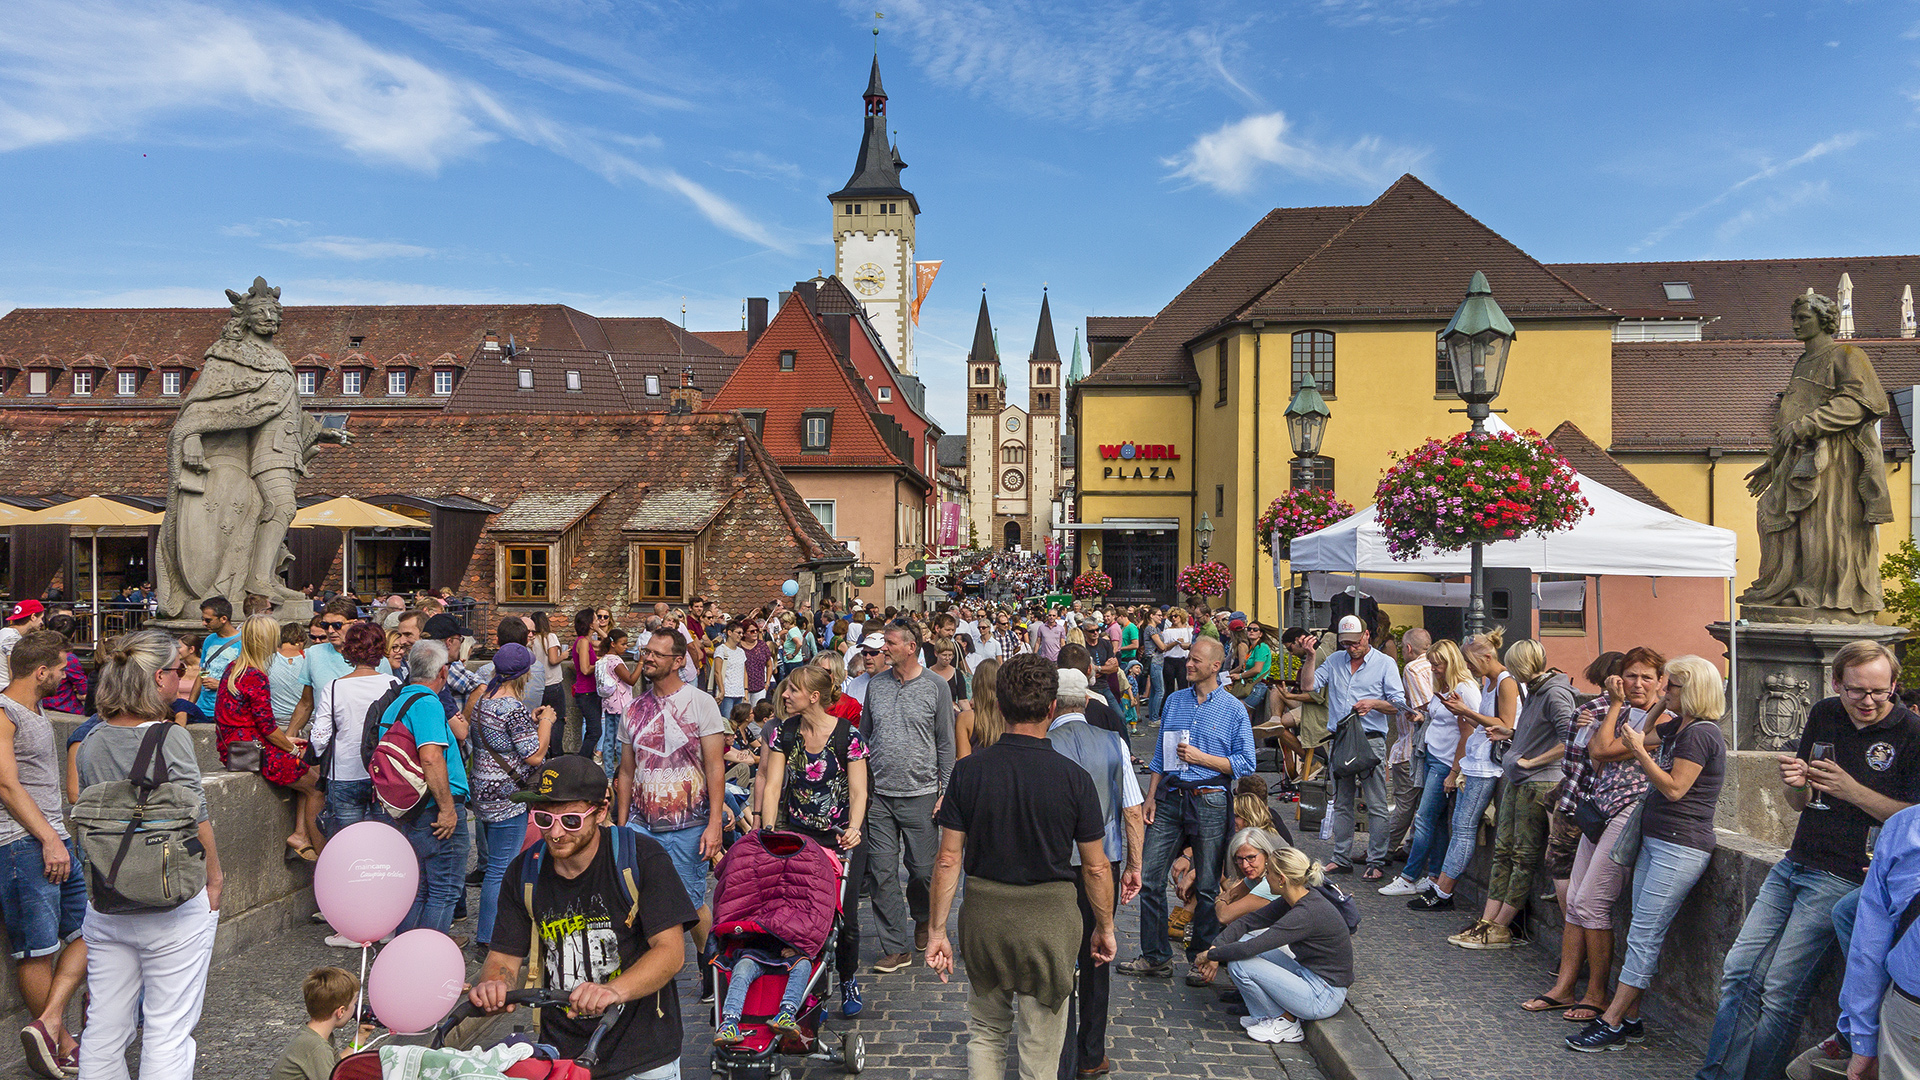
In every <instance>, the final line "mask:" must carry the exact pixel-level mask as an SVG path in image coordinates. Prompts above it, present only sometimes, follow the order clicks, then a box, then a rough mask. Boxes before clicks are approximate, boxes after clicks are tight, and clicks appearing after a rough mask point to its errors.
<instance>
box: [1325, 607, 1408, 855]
mask: <svg viewBox="0 0 1920 1080" xmlns="http://www.w3.org/2000/svg"><path fill="white" fill-rule="evenodd" d="M1335 632H1336V633H1338V634H1339V641H1340V649H1339V651H1338V652H1336V653H1334V654H1333V655H1332V656H1329V657H1327V662H1326V663H1324V664H1321V665H1319V666H1318V667H1315V666H1314V665H1313V663H1312V661H1311V660H1309V661H1308V662H1307V663H1306V664H1304V665H1303V666H1302V669H1301V672H1300V688H1301V690H1302V691H1304V692H1307V693H1311V692H1312V691H1313V690H1315V689H1316V688H1320V687H1325V688H1326V691H1327V732H1328V734H1330V735H1334V736H1336V737H1337V736H1338V732H1339V731H1340V725H1341V724H1343V723H1346V722H1347V719H1348V717H1349V716H1350V715H1351V714H1354V713H1358V714H1359V716H1360V723H1361V725H1362V726H1363V727H1364V728H1365V729H1366V733H1367V742H1368V743H1370V744H1372V746H1373V753H1374V756H1375V757H1376V758H1378V759H1379V760H1380V762H1381V764H1379V765H1376V766H1374V767H1373V768H1372V769H1369V770H1368V771H1366V772H1364V773H1361V774H1360V775H1359V776H1341V777H1335V778H1334V781H1333V805H1332V806H1331V807H1330V808H1329V812H1330V813H1332V814H1333V861H1332V862H1330V863H1328V864H1327V865H1326V866H1325V867H1324V868H1323V869H1324V871H1325V872H1326V873H1329V874H1351V873H1353V857H1352V853H1353V825H1354V816H1353V797H1354V794H1355V793H1356V792H1358V793H1361V794H1364V795H1365V796H1366V799H1367V869H1366V872H1365V873H1364V874H1362V875H1360V878H1361V880H1362V881H1379V880H1380V879H1382V878H1384V877H1386V873H1387V871H1386V867H1387V841H1388V839H1389V835H1388V829H1387V810H1388V808H1389V806H1390V804H1389V802H1388V799H1387V766H1386V764H1385V763H1386V760H1387V727H1388V725H1389V724H1391V723H1392V722H1393V718H1394V717H1395V716H1398V715H1399V713H1400V710H1401V709H1404V708H1406V707H1407V691H1406V689H1405V687H1404V686H1403V685H1402V684H1401V682H1400V665H1398V664H1396V663H1394V662H1393V658H1392V657H1390V656H1388V655H1387V654H1386V653H1383V652H1381V651H1380V650H1378V649H1376V648H1374V647H1373V646H1372V645H1371V644H1370V643H1369V642H1368V641H1367V624H1366V623H1364V622H1361V621H1360V618H1359V616H1357V615H1344V616H1341V618H1340V625H1339V626H1338V627H1336V628H1335Z"/></svg>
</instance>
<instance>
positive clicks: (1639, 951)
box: [1620, 836, 1713, 990]
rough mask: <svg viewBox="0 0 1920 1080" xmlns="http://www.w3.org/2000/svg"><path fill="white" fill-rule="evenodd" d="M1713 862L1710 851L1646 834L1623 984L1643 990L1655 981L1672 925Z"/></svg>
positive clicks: (1635, 878) (1635, 877)
mask: <svg viewBox="0 0 1920 1080" xmlns="http://www.w3.org/2000/svg"><path fill="white" fill-rule="evenodd" d="M1712 861H1713V852H1711V851H1701V850H1700V849H1699V848H1690V847H1685V846H1682V845H1680V844H1671V843H1668V842H1667V841H1665V840H1655V839H1654V838H1653V837H1651V836H1647V837H1642V838H1641V840H1640V859H1639V861H1638V862H1635V863H1634V864H1633V923H1632V924H1631V925H1630V926H1628V927H1627V957H1626V960H1625V961H1624V962H1622V963H1621V965H1620V981H1621V982H1622V983H1624V984H1625V985H1627V986H1633V987H1638V988H1639V989H1641V990H1645V989H1646V988H1647V987H1648V986H1649V985H1651V984H1652V983H1653V976H1654V973H1655V972H1656V971H1657V970H1659V966H1660V946H1662V945H1664V944H1666V940H1667V928H1668V927H1670V926H1672V925H1673V918H1674V916H1675V915H1678V914H1679V913H1680V905H1681V904H1684V903H1686V901H1687V894H1688V893H1690V892H1692V891H1693V886H1694V883H1695V882H1697V881H1699V880H1700V875H1702V874H1704V873H1706V872H1707V864H1708V863H1710V862H1712Z"/></svg>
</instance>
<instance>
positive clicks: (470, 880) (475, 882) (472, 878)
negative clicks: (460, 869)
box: [467, 866, 487, 888]
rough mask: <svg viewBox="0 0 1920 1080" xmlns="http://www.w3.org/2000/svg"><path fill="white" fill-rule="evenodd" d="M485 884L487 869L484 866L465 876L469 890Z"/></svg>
mask: <svg viewBox="0 0 1920 1080" xmlns="http://www.w3.org/2000/svg"><path fill="white" fill-rule="evenodd" d="M486 882H487V868H486V867H484V866H482V867H480V868H479V869H477V870H475V871H474V872H473V873H471V874H468V875H467V886H468V887H469V888H477V887H479V886H481V885H484V884H486Z"/></svg>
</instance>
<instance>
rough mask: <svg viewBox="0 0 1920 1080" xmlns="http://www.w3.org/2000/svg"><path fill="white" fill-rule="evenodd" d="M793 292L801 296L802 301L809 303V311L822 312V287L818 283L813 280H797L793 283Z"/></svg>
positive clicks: (816, 313)
mask: <svg viewBox="0 0 1920 1080" xmlns="http://www.w3.org/2000/svg"><path fill="white" fill-rule="evenodd" d="M793 292H794V295H795V296H798V297H799V298H800V302H801V303H803V304H805V305H807V310H808V311H811V312H813V313H814V314H815V315H818V314H820V287H819V286H818V285H815V284H814V283H813V282H811V281H796V282H794V283H793Z"/></svg>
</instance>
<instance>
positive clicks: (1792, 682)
mask: <svg viewBox="0 0 1920 1080" xmlns="http://www.w3.org/2000/svg"><path fill="white" fill-rule="evenodd" d="M1748 610H1749V611H1751V610H1752V609H1748ZM1731 629H1732V628H1731V627H1729V626H1728V625H1727V624H1726V623H1724V622H1717V623H1710V624H1708V626H1707V633H1709V634H1712V635H1713V636H1714V637H1715V638H1716V639H1718V640H1719V641H1720V642H1721V644H1727V643H1728V635H1729V633H1730V632H1731ZM1739 631H1740V640H1739V648H1738V649H1731V648H1730V649H1729V650H1728V655H1729V656H1730V657H1731V656H1735V655H1736V654H1737V660H1735V661H1734V676H1735V680H1734V682H1735V686H1736V691H1735V692H1736V694H1737V695H1738V697H1737V700H1734V701H1730V702H1729V703H1728V704H1729V706H1730V708H1729V709H1728V715H1727V716H1726V717H1725V718H1723V719H1722V720H1721V727H1722V729H1723V730H1724V732H1725V734H1726V736H1727V745H1728V746H1729V747H1731V748H1732V749H1734V750H1766V751H1778V750H1784V749H1788V748H1791V747H1793V746H1796V745H1798V743H1799V740H1800V729H1801V727H1802V726H1803V725H1804V724H1805V723H1806V719H1807V710H1808V709H1809V708H1811V707H1812V706H1813V703H1814V702H1816V701H1819V700H1820V699H1821V698H1825V697H1831V696H1833V687H1832V682H1833V680H1832V678H1831V677H1830V676H1829V674H1828V670H1829V666H1830V665H1831V664H1832V663H1833V657H1834V654H1835V653H1837V652H1839V651H1840V650H1841V648H1842V647H1844V646H1845V645H1847V644H1848V643H1849V642H1853V641H1862V640H1865V641H1877V642H1879V643H1881V644H1882V645H1886V646H1889V647H1891V646H1892V645H1893V644H1894V643H1895V642H1897V641H1899V640H1901V639H1902V638H1904V637H1906V636H1907V631H1906V630H1905V629H1904V628H1902V627H1898V626H1882V625H1880V624H1879V623H1788V622H1749V621H1742V623H1741V624H1740V627H1739ZM1736 719H1737V721H1738V730H1737V731H1736V730H1735V721H1736ZM1776 779H1777V778H1776Z"/></svg>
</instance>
